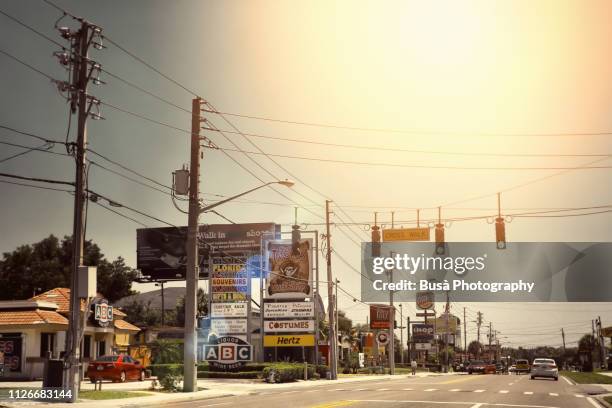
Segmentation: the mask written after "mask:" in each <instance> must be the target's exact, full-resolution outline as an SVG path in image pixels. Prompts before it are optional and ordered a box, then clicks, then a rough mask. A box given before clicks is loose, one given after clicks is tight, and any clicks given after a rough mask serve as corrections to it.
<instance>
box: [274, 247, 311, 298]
mask: <svg viewBox="0 0 612 408" xmlns="http://www.w3.org/2000/svg"><path fill="white" fill-rule="evenodd" d="M266 270H267V272H268V273H269V275H270V276H269V277H268V279H267V280H266V295H267V297H268V298H279V299H304V298H307V297H312V239H302V240H300V242H299V245H298V247H297V250H296V251H295V252H294V251H293V248H292V245H291V240H273V241H268V243H267V245H266Z"/></svg>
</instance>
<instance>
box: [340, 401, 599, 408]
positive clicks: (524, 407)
mask: <svg viewBox="0 0 612 408" xmlns="http://www.w3.org/2000/svg"><path fill="white" fill-rule="evenodd" d="M348 401H350V402H366V403H378V404H382V403H385V402H386V403H391V404H410V403H413V404H440V405H469V406H470V407H472V406H473V405H474V404H483V405H487V404H489V405H494V406H496V407H517V408H557V407H552V406H550V405H523V404H503V403H486V402H474V401H430V400H371V399H369V400H359V399H353V400H348ZM598 408H599V407H598Z"/></svg>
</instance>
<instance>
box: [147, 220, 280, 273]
mask: <svg viewBox="0 0 612 408" xmlns="http://www.w3.org/2000/svg"><path fill="white" fill-rule="evenodd" d="M279 234H280V225H276V224H274V223H249V224H210V225H200V226H199V227H198V243H199V259H198V264H199V266H200V279H203V278H205V277H207V274H208V270H207V268H206V267H205V265H206V264H207V263H208V255H207V254H209V253H210V251H212V253H211V256H212V257H213V258H217V259H223V260H224V261H225V263H229V262H231V261H232V259H234V260H236V259H239V260H240V262H239V263H247V262H248V258H249V257H253V256H257V255H259V254H260V251H261V243H262V241H264V240H268V239H270V238H276V237H278V236H279ZM136 247H137V249H136V251H137V258H136V263H137V268H138V269H139V270H140V272H141V273H142V276H143V278H142V280H149V281H160V280H184V279H185V274H186V266H187V227H164V228H141V229H138V230H136ZM234 262H236V261H234Z"/></svg>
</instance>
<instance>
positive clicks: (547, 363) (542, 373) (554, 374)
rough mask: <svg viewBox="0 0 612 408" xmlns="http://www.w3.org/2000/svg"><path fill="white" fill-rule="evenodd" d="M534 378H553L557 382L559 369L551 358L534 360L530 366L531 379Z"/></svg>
mask: <svg viewBox="0 0 612 408" xmlns="http://www.w3.org/2000/svg"><path fill="white" fill-rule="evenodd" d="M536 377H546V378H554V379H555V381H559V369H558V368H557V363H555V360H553V359H552V358H536V359H535V360H533V364H532V365H531V379H532V380H533V379H534V378H536Z"/></svg>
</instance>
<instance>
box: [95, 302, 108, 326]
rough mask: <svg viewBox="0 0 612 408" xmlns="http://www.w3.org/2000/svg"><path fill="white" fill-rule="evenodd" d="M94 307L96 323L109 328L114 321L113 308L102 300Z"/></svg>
mask: <svg viewBox="0 0 612 408" xmlns="http://www.w3.org/2000/svg"><path fill="white" fill-rule="evenodd" d="M92 307H93V309H94V314H93V318H94V321H95V322H96V323H98V326H100V327H108V326H109V325H110V324H111V322H112V321H113V307H112V306H110V305H109V304H108V300H106V299H100V300H99V301H98V302H97V303H94V304H93V305H92Z"/></svg>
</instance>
